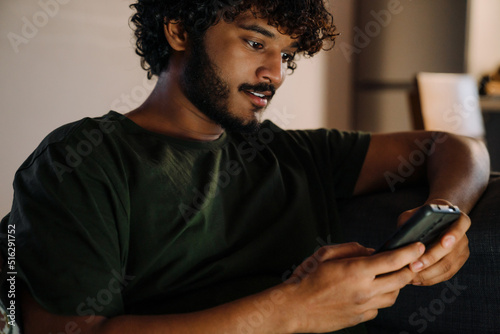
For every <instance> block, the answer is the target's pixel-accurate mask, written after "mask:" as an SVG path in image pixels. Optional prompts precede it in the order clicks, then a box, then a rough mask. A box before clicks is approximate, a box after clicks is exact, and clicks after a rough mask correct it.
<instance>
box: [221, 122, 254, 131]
mask: <svg viewBox="0 0 500 334" xmlns="http://www.w3.org/2000/svg"><path fill="white" fill-rule="evenodd" d="M226 123H227V124H221V126H222V127H223V128H224V130H226V131H227V132H237V133H242V134H255V133H257V132H258V131H259V130H260V126H261V122H259V121H258V120H252V121H249V122H246V123H243V122H241V121H238V120H234V121H233V122H226Z"/></svg>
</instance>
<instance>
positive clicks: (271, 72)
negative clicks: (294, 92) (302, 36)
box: [257, 52, 288, 87]
mask: <svg viewBox="0 0 500 334" xmlns="http://www.w3.org/2000/svg"><path fill="white" fill-rule="evenodd" d="M287 67H288V66H287V63H286V62H283V59H282V56H281V52H273V53H270V54H268V55H266V57H265V58H264V61H263V63H262V64H261V66H260V67H259V68H258V69H257V77H258V78H259V79H260V80H262V81H265V82H269V83H271V84H274V85H275V86H276V87H279V86H280V85H281V84H282V82H283V80H284V78H285V75H286V69H287Z"/></svg>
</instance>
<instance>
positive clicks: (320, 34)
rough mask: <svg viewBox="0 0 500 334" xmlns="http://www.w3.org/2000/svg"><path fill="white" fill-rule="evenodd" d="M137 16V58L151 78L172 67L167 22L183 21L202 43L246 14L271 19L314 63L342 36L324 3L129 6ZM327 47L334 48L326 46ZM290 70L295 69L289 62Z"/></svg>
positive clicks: (286, 0) (276, 0)
mask: <svg viewBox="0 0 500 334" xmlns="http://www.w3.org/2000/svg"><path fill="white" fill-rule="evenodd" d="M130 7H131V8H132V9H135V10H136V13H135V14H134V15H133V16H132V17H131V22H132V23H133V24H134V25H135V32H134V34H135V37H136V39H137V40H136V53H137V54H138V55H139V56H141V66H142V68H143V69H145V70H146V71H147V72H148V78H149V79H151V78H152V77H153V75H159V74H160V73H161V72H162V71H163V70H165V69H166V68H167V66H168V61H169V57H170V54H171V47H170V45H169V44H168V42H167V40H166V38H165V36H164V24H165V22H167V21H180V22H182V23H183V26H184V29H186V31H187V33H188V34H189V35H190V36H192V37H193V38H200V37H202V36H203V35H204V33H205V32H206V31H207V29H208V28H209V27H210V26H212V25H214V24H216V23H217V22H218V21H219V20H220V19H223V20H225V21H226V22H232V21H234V19H235V18H236V17H237V16H238V15H240V14H242V13H244V12H247V11H251V12H252V13H253V15H255V16H256V17H259V18H267V19H268V22H269V24H270V25H272V26H274V27H276V28H277V29H279V31H280V32H281V33H283V34H288V35H290V36H292V37H293V38H297V40H298V42H299V49H298V53H302V54H304V55H306V56H309V57H312V56H313V55H314V54H316V53H317V52H319V51H320V50H321V49H330V48H332V47H333V45H334V44H335V37H336V36H337V35H338V34H337V33H336V32H335V31H336V27H335V25H334V24H333V17H332V15H331V14H330V13H329V12H328V10H327V9H326V8H325V4H324V0H222V1H215V0H138V1H137V3H134V4H132V5H130ZM325 41H326V42H327V43H328V44H329V45H330V46H328V47H325V46H324V43H325ZM288 68H289V69H291V70H292V72H293V70H294V69H295V68H296V64H295V62H293V60H290V61H289V62H288Z"/></svg>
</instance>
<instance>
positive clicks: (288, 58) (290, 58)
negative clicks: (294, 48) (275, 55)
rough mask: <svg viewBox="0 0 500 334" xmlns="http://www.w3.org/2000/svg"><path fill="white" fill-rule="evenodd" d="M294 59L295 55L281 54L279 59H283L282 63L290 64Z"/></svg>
mask: <svg viewBox="0 0 500 334" xmlns="http://www.w3.org/2000/svg"><path fill="white" fill-rule="evenodd" d="M294 58H295V53H286V52H284V53H282V54H281V59H283V62H291V61H293V59H294Z"/></svg>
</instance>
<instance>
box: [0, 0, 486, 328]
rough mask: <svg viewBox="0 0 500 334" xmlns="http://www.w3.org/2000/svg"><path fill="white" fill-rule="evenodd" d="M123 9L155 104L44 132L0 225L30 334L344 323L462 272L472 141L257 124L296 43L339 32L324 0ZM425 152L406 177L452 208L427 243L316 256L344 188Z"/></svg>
mask: <svg viewBox="0 0 500 334" xmlns="http://www.w3.org/2000/svg"><path fill="white" fill-rule="evenodd" d="M132 7H134V8H135V9H136V10H137V13H136V14H135V15H134V17H133V18H132V22H133V23H134V24H135V25H136V27H137V29H136V36H137V38H138V40H137V46H138V53H139V55H141V56H142V57H143V59H142V60H143V67H145V68H146V69H148V70H149V74H150V76H151V75H157V76H158V84H157V86H156V88H155V89H154V91H153V92H152V94H151V96H150V97H149V98H148V100H147V101H146V102H145V103H144V104H143V105H142V106H140V107H139V108H138V109H136V110H133V111H131V112H130V113H128V114H126V115H125V117H124V116H122V115H119V114H117V113H115V112H110V113H109V114H107V115H105V116H103V117H101V118H96V119H85V120H82V121H79V122H75V123H72V124H69V125H67V126H64V127H62V128H60V129H58V130H56V131H55V132H53V133H52V134H50V135H49V136H48V137H47V138H46V139H45V140H44V141H43V143H42V144H41V145H40V147H39V148H38V149H37V150H36V151H35V152H34V153H33V154H32V156H30V157H29V158H28V160H27V161H26V162H25V163H24V164H23V166H21V168H20V170H19V171H18V173H17V174H16V180H15V198H14V204H13V208H12V211H11V213H10V214H9V215H8V216H7V217H6V218H5V219H4V220H3V222H2V228H3V229H4V230H5V229H6V227H5V226H15V230H16V238H17V239H16V242H17V267H16V270H17V271H18V274H19V280H18V282H19V284H21V282H22V286H23V289H22V291H23V292H22V299H20V300H19V302H20V303H21V304H22V307H21V308H22V316H23V324H24V326H25V330H26V332H27V333H44V334H45V333H59V332H63V333H204V334H207V333H311V332H317V333H326V332H332V331H336V330H343V331H344V332H346V333H354V332H359V331H362V328H361V327H352V326H355V325H357V324H360V323H362V322H364V321H367V320H369V319H372V318H374V317H375V316H376V315H377V310H378V309H380V308H384V307H389V306H391V305H392V304H393V303H394V301H395V299H396V297H397V295H398V292H399V290H400V289H401V288H403V287H404V286H405V285H407V284H415V285H431V284H435V283H438V282H442V281H444V280H447V279H449V278H451V277H452V276H453V275H454V274H455V273H456V272H457V271H458V270H459V268H460V267H461V266H462V265H463V264H464V262H465V261H466V259H467V257H468V254H469V249H468V241H467V237H466V235H465V232H466V231H467V229H468V227H469V225H470V221H469V218H468V217H467V215H466V213H467V212H468V211H469V210H470V209H471V208H472V206H473V205H474V203H475V202H476V200H477V199H478V197H479V196H480V195H481V193H482V191H483V190H484V188H485V185H486V182H487V178H488V173H489V168H488V166H489V161H488V156H487V153H486V150H485V148H484V145H482V144H481V143H479V142H477V141H475V140H473V139H469V138H461V137H458V136H454V135H451V134H442V133H430V132H412V133H397V134H377V135H371V136H370V135H368V134H364V133H345V132H338V131H335V130H316V131H283V130H281V129H279V128H277V127H276V126H275V125H273V124H272V123H270V122H264V123H262V124H260V122H259V121H258V119H259V116H260V115H261V114H262V113H263V112H264V110H265V108H266V106H267V105H268V104H269V102H270V100H271V99H272V97H273V95H274V94H275V93H276V91H277V90H278V88H279V87H280V86H281V84H282V83H283V81H284V79H285V73H286V71H287V69H289V68H291V69H293V68H294V62H293V57H294V55H295V54H296V53H306V54H310V55H313V54H315V53H316V52H318V51H319V50H320V49H321V48H322V47H323V41H330V42H332V41H333V39H334V37H335V27H334V25H333V23H332V19H331V16H330V15H329V14H328V12H327V11H326V10H325V7H324V4H323V2H322V0H316V1H305V0H297V1H246V0H243V1H220V2H219V1H210V2H205V1H182V2H174V1H151V0H150V1H145V0H143V1H138V2H137V3H136V4H134V5H133V6H132ZM422 150H425V151H426V162H425V164H423V165H422V166H421V167H419V168H416V171H415V173H414V174H413V175H411V176H410V177H408V179H407V180H406V182H405V184H412V183H415V182H422V181H424V180H428V182H429V186H430V193H429V198H428V201H427V203H438V204H439V203H443V204H451V203H453V204H454V205H458V206H459V207H460V208H461V210H462V211H463V214H462V216H461V218H460V219H459V220H458V221H457V222H456V223H455V224H454V225H453V226H452V227H451V228H450V229H449V230H448V231H447V232H446V234H445V235H443V237H442V238H441V240H440V242H439V243H437V244H436V245H434V246H432V247H430V248H429V249H425V248H424V247H423V245H422V244H419V243H416V244H412V245H409V246H407V247H404V248H401V249H398V250H395V251H390V252H385V253H381V254H377V255H371V254H372V252H373V250H372V249H367V248H365V247H363V246H361V245H359V244H354V243H349V244H337V245H330V246H324V247H322V248H319V249H317V239H318V238H322V239H324V240H325V239H326V238H330V239H331V240H333V241H334V242H341V240H340V239H339V229H340V226H339V222H338V219H337V212H336V199H337V198H340V197H349V196H352V195H357V194H362V193H366V192H369V191H374V190H379V189H384V188H388V184H387V182H386V180H385V178H384V173H385V172H396V171H397V170H398V167H399V164H400V160H399V159H398V158H399V157H401V156H403V157H409V156H410V155H411V154H412V153H415V152H417V151H422ZM457 152H459V154H457ZM410 213H411V212H407V213H405V214H404V215H403V218H404V217H407V216H408V215H409V214H410ZM367 228H368V227H367ZM2 245H3V249H4V252H5V243H3V244H2ZM304 259H305V260H304ZM301 263H302V264H301ZM292 271H293V273H292ZM290 273H291V275H290Z"/></svg>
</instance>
